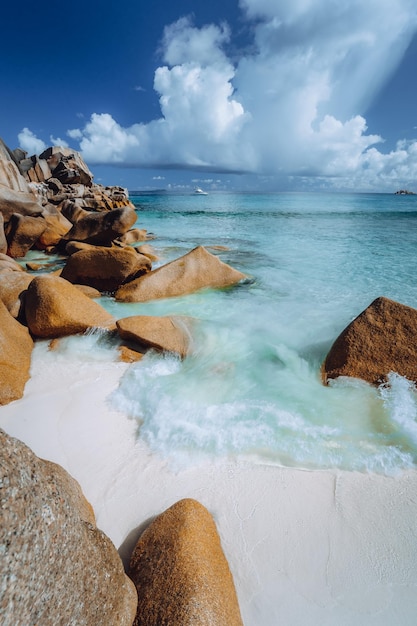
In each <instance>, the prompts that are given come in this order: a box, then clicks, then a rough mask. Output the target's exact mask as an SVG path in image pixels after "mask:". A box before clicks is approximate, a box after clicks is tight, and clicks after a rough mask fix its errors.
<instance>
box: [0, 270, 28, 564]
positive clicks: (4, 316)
mask: <svg viewBox="0 0 417 626" xmlns="http://www.w3.org/2000/svg"><path fill="white" fill-rule="evenodd" d="M0 280H1V277H0ZM32 350H33V341H32V338H31V336H30V334H29V331H28V329H27V328H26V327H25V326H22V324H20V323H19V322H18V321H16V320H15V319H14V317H12V315H11V314H10V313H9V311H8V310H7V308H6V306H5V304H3V302H2V300H0V405H2V404H8V403H9V402H12V401H13V400H18V399H19V398H21V397H22V396H23V391H24V388H25V384H26V382H27V381H28V379H29V368H30V360H31V356H32ZM0 550H1V544H0ZM0 560H1V559H0Z"/></svg>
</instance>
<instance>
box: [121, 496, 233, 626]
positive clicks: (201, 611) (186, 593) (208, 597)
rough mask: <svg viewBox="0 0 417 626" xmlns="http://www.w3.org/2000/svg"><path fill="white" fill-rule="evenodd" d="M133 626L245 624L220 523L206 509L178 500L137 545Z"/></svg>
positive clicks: (133, 566)
mask: <svg viewBox="0 0 417 626" xmlns="http://www.w3.org/2000/svg"><path fill="white" fill-rule="evenodd" d="M129 576H130V577H131V578H132V580H133V581H134V583H135V586H136V590H137V593H138V609H137V614H136V619H135V622H134V626H162V624H166V625H168V624H169V626H194V625H197V624H198V626H243V624H242V619H241V615H240V610H239V605H238V601H237V596H236V590H235V586H234V582H233V578H232V574H231V572H230V569H229V565H228V563H227V560H226V557H225V555H224V552H223V550H222V547H221V543H220V537H219V535H218V532H217V529H216V525H215V523H214V520H213V518H212V516H211V515H210V513H209V512H208V511H207V509H206V508H205V507H204V506H203V505H202V504H200V503H199V502H197V501H196V500H192V499H185V500H180V501H179V502H177V503H176V504H174V505H173V506H172V507H170V508H169V509H167V510H166V511H165V512H164V513H162V514H161V515H159V516H158V517H157V518H156V519H155V520H154V521H153V522H152V523H151V525H150V526H149V527H148V528H147V529H146V530H145V532H144V533H143V534H142V536H141V537H140V539H139V541H138V543H137V544H136V547H135V549H134V551H133V554H132V557H131V561H130V570H129Z"/></svg>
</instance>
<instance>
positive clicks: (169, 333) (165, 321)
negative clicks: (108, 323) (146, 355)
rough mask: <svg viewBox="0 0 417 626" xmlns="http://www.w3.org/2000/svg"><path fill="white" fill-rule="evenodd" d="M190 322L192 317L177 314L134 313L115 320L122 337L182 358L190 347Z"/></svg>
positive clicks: (191, 322)
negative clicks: (163, 315) (160, 315)
mask: <svg viewBox="0 0 417 626" xmlns="http://www.w3.org/2000/svg"><path fill="white" fill-rule="evenodd" d="M192 324H193V320H192V318H189V317H184V316H179V315H176V316H175V315H172V316H166V317H157V316H149V315H134V316H132V317H125V318H123V319H121V320H118V321H117V322H116V326H117V329H118V331H119V334H120V336H121V337H122V339H127V340H129V341H132V342H134V343H137V344H139V346H146V347H147V348H154V349H156V350H160V351H163V352H173V353H175V354H178V355H179V356H180V357H182V358H184V357H185V356H186V355H187V353H188V352H189V350H190V347H191V332H190V331H191V328H192Z"/></svg>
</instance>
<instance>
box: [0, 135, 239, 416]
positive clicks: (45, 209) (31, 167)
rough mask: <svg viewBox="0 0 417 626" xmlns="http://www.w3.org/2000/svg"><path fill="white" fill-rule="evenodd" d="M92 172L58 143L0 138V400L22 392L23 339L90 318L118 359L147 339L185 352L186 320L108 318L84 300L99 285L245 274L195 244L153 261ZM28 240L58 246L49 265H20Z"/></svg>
mask: <svg viewBox="0 0 417 626" xmlns="http://www.w3.org/2000/svg"><path fill="white" fill-rule="evenodd" d="M92 181H93V177H92V174H91V172H90V171H89V169H88V167H87V165H86V164H85V163H84V161H83V159H82V157H81V156H80V155H79V154H78V153H76V152H74V151H69V150H68V148H61V147H60V148H56V147H55V148H48V150H46V151H45V152H44V153H42V154H41V155H39V157H38V156H32V157H30V158H27V157H26V155H25V153H23V152H22V151H21V150H15V151H14V152H12V151H11V150H9V148H7V146H5V144H4V143H3V142H1V141H0V316H1V317H2V318H4V319H5V320H6V321H7V323H6V321H5V322H4V323H3V324H2V327H1V328H0V340H2V342H3V344H4V354H6V355H7V359H5V360H3V361H0V378H2V379H3V380H5V381H6V380H7V384H5V385H2V387H1V388H0V404H5V403H7V402H11V401H12V400H16V399H18V398H20V397H21V396H22V394H23V389H24V386H25V383H26V381H27V379H28V377H29V364H30V354H31V350H32V347H33V339H37V338H42V339H45V338H48V339H57V338H59V337H63V336H66V335H71V334H75V333H82V332H84V331H86V330H87V329H89V328H93V327H99V328H106V329H107V330H108V331H109V332H114V334H115V336H116V337H118V341H119V343H120V346H119V349H120V358H121V359H123V360H126V361H134V360H138V359H140V358H141V357H142V355H143V352H144V351H145V350H147V349H149V348H152V349H157V350H162V351H170V352H174V353H177V354H179V355H180V356H181V357H184V356H185V355H186V354H187V352H188V350H189V349H190V347H191V327H192V321H191V320H186V319H184V318H178V317H175V316H171V317H160V318H158V317H148V316H134V317H132V318H129V319H127V320H115V319H114V318H113V317H112V316H111V315H110V314H109V313H107V311H106V310H105V309H104V308H103V307H102V306H101V305H100V304H99V303H98V302H96V301H95V300H94V299H95V298H99V297H100V295H101V294H102V293H106V294H109V293H110V294H113V295H114V296H115V298H116V299H117V300H119V301H122V302H142V301H144V300H151V299H155V298H165V297H170V296H176V295H183V294H186V293H190V292H193V291H196V290H198V289H201V288H204V287H212V288H217V287H227V286H230V285H233V284H235V283H237V282H239V281H241V280H242V279H244V278H245V276H244V274H242V273H241V272H238V271H237V270H235V269H234V268H232V267H230V266H229V265H227V264H225V263H223V262H222V261H220V259H219V258H218V257H216V256H215V255H213V254H211V253H210V252H208V251H207V250H206V249H205V248H203V247H201V246H200V247H198V248H195V249H194V250H192V251H191V252H189V253H188V254H186V255H184V256H183V257H181V258H180V259H177V260H175V261H172V262H171V263H167V264H165V265H164V266H162V267H159V268H158V269H155V270H153V268H152V264H153V263H154V262H155V261H158V256H157V254H156V252H155V251H154V250H153V248H152V247H151V246H150V245H149V244H148V243H145V242H146V240H147V238H148V235H147V232H146V230H144V229H139V228H137V227H135V224H136V221H137V214H136V211H135V207H134V205H133V204H132V203H131V202H130V200H129V198H128V193H127V191H125V190H123V189H121V188H120V187H107V188H104V187H102V186H101V185H95V184H94V183H93V182H92ZM138 244H141V245H138ZM33 248H34V249H38V250H41V251H44V252H46V253H55V255H58V257H59V258H60V267H59V269H55V271H51V268H50V267H48V264H47V263H46V264H45V263H40V264H39V263H36V262H35V263H34V262H28V263H26V264H25V267H24V266H23V262H22V259H23V258H24V257H25V255H26V254H27V252H28V251H29V250H31V249H33ZM16 259H18V260H19V262H18V261H17V260H16ZM45 269H47V270H49V272H48V273H46V272H45V271H44V270H45ZM8 313H9V314H10V316H11V318H12V319H9V317H8V315H7V314H8ZM17 337H19V341H17ZM16 346H19V350H16ZM12 372H13V375H12V374H11V373H12Z"/></svg>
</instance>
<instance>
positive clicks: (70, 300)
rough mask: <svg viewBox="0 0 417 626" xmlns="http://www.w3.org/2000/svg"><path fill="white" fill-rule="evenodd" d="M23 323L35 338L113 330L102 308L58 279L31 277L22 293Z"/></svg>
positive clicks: (50, 275)
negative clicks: (24, 315) (24, 321)
mask: <svg viewBox="0 0 417 626" xmlns="http://www.w3.org/2000/svg"><path fill="white" fill-rule="evenodd" d="M25 313H26V320H27V324H28V327H29V329H30V332H31V333H32V334H33V335H34V336H35V337H42V338H49V339H52V338H54V337H63V336H66V335H74V334H77V333H83V332H85V331H86V330H87V329H89V328H96V327H99V328H114V319H113V317H112V316H111V315H110V313H107V311H106V310H105V309H103V307H102V306H100V305H99V304H97V302H94V301H93V300H91V299H90V298H89V297H88V296H86V295H84V294H83V293H82V292H81V291H80V290H79V289H77V287H75V286H74V285H72V284H71V283H69V282H68V281H67V280H64V279H63V278H61V277H59V276H54V275H52V274H48V275H45V276H35V278H34V279H33V280H32V282H31V283H30V285H29V287H28V290H27V292H26V302H25Z"/></svg>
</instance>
